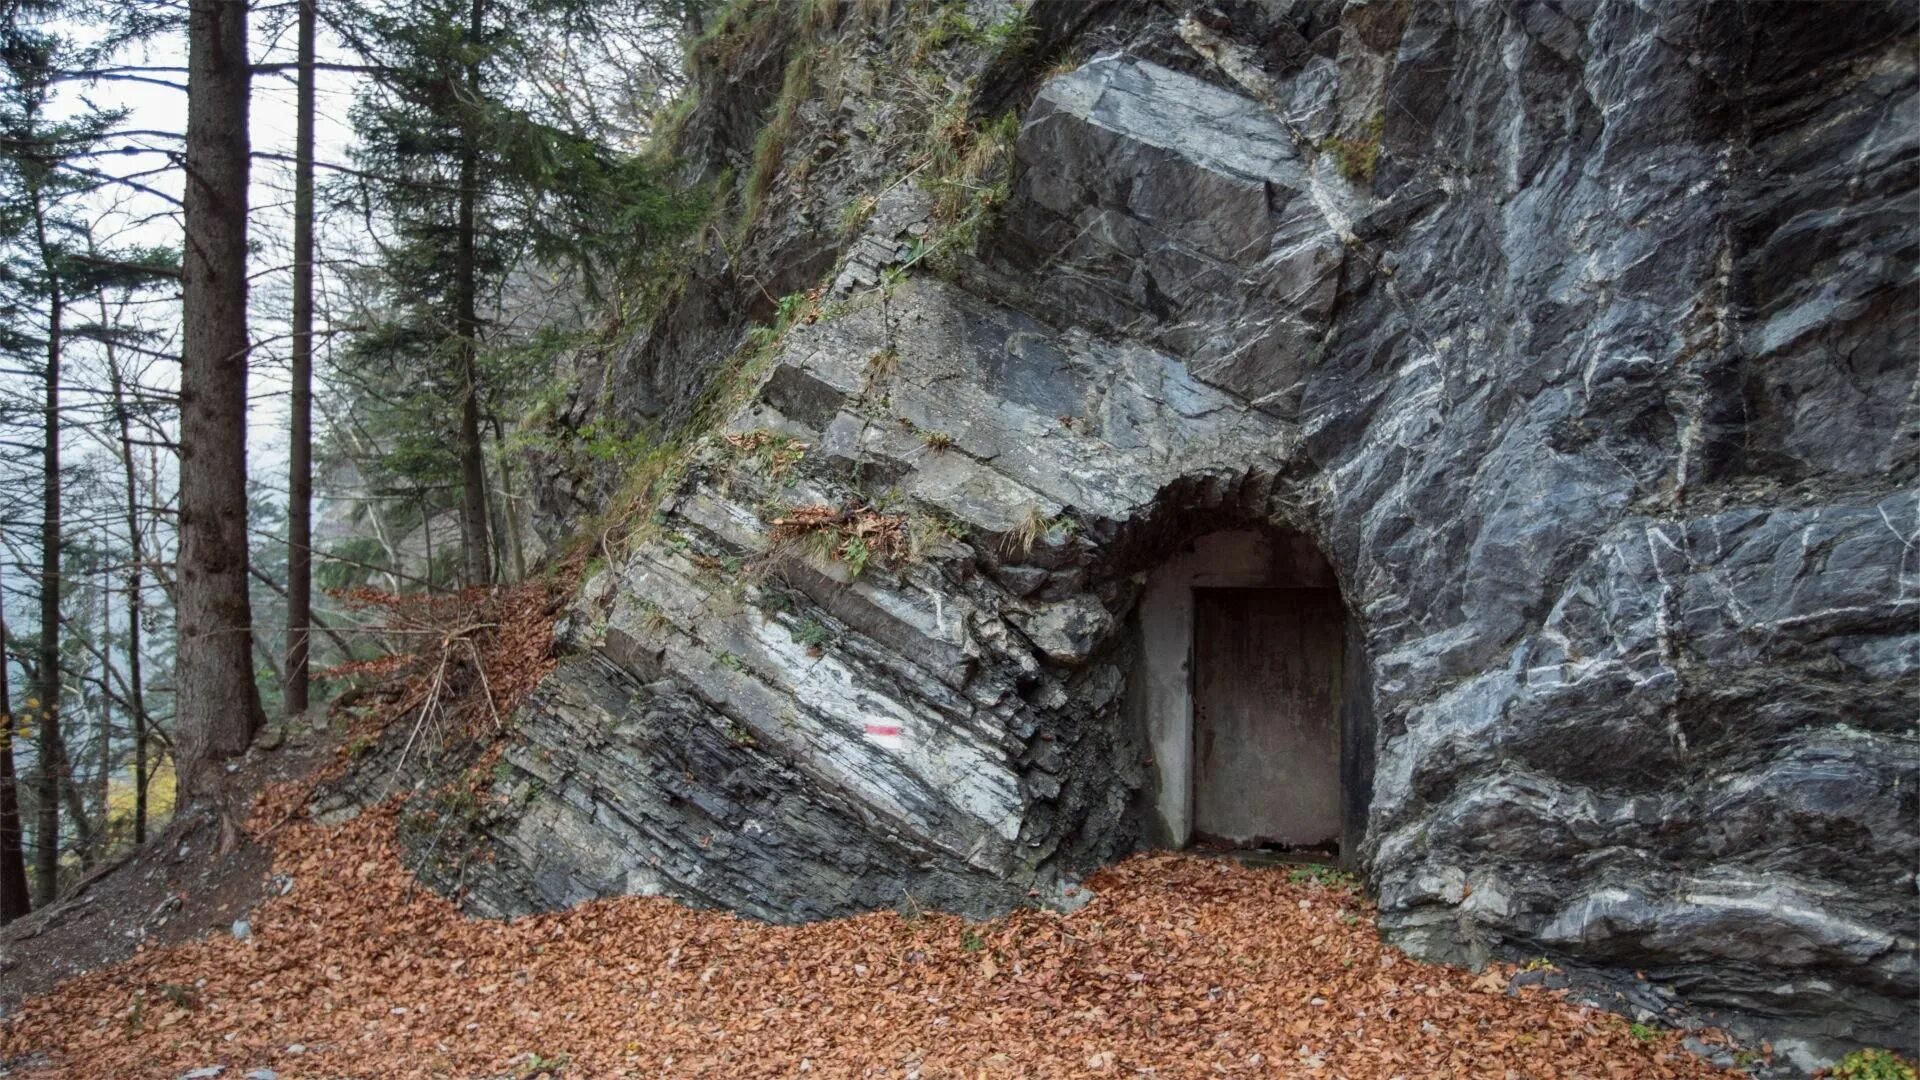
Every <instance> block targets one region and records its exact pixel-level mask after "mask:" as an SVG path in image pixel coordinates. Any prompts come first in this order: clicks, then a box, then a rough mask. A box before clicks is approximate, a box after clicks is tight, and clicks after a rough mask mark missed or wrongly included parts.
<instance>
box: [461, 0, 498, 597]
mask: <svg viewBox="0 0 1920 1080" xmlns="http://www.w3.org/2000/svg"><path fill="white" fill-rule="evenodd" d="M485 29H486V0H473V12H472V19H471V21H470V22H469V24H468V36H467V40H468V42H469V45H470V46H471V47H473V48H475V49H477V48H478V44H479V41H480V36H481V34H482V33H484V32H485ZM466 82H467V86H466V95H465V96H466V98H467V101H468V102H469V103H474V102H478V101H480V100H481V98H480V65H479V62H478V61H477V60H474V61H470V62H469V63H468V64H467V71H466ZM469 107H471V105H470V106H469ZM476 122H477V121H476V119H475V118H474V117H473V116H471V115H468V116H464V117H462V119H461V121H460V131H461V135H460V138H461V143H462V149H461V152H460V221H459V237H458V240H457V245H458V246H457V247H456V249H455V251H454V290H455V294H454V305H455V311H454V324H455V330H456V331H457V332H458V333H459V335H460V377H461V381H462V382H463V383H464V388H463V393H462V394H461V398H460V498H461V505H460V509H461V526H462V529H461V532H462V536H461V555H462V559H463V561H464V562H465V563H466V579H467V584H468V585H489V584H492V582H493V552H492V545H490V544H489V543H488V542H487V464H486V456H485V452H484V450H483V448H482V446H481V443H480V373H479V370H478V364H477V361H478V356H477V354H478V351H479V338H480V319H479V316H478V315H477V314H476V306H477V303H478V297H477V296H476V293H477V292H478V291H479V287H478V283H477V275H478V267H477V265H476V264H477V259H476V255H475V247H476V243H477V239H476V237H475V235H474V230H475V229H476V228H477V227H478V223H477V221H476V217H477V214H476V203H477V202H478V199H479V192H478V190H476V189H477V186H478V184H479V182H480V147H479V143H478V140H477V139H476V138H475V132H474V125H475V123H476Z"/></svg>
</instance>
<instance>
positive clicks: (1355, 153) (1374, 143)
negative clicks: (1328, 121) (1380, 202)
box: [1320, 113, 1386, 184]
mask: <svg viewBox="0 0 1920 1080" xmlns="http://www.w3.org/2000/svg"><path fill="white" fill-rule="evenodd" d="M1385 129H1386V117H1384V116H1381V115H1380V114H1378V113H1376V114H1374V116H1373V118H1372V119H1370V120H1368V121H1367V122H1366V124H1365V125H1364V126H1363V127H1362V128H1361V131H1360V133H1359V134H1357V135H1348V136H1343V137H1335V136H1328V137H1327V138H1326V139H1324V140H1322V141H1321V143H1320V149H1321V150H1323V151H1325V152H1326V153H1327V154H1329V155H1331V156H1332V157H1333V164H1334V167H1335V168H1337V169H1339V170H1340V175H1341V176H1344V177H1346V178H1347V182H1348V183H1352V184H1370V183H1372V182H1373V173H1374V170H1375V169H1376V168H1378V167H1379V164H1380V135H1381V133H1382V132H1383V131H1384V130H1385Z"/></svg>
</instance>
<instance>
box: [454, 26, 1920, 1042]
mask: <svg viewBox="0 0 1920 1080" xmlns="http://www.w3.org/2000/svg"><path fill="white" fill-rule="evenodd" d="M1916 28H1917V23H1916V14H1915V11H1914V9H1913V8H1912V6H1911V5H1903V4H1889V5H1885V6H1879V5H1866V4H1861V5H1853V6H1850V7H1848V8H1847V9H1846V15H1845V17H1844V18H1841V17H1836V15H1835V13H1834V12H1833V11H1832V10H1831V9H1826V8H1820V7H1812V6H1797V5H1770V6H1764V7H1762V6H1750V5H1738V4H1714V3H1645V4H1641V3H1625V2H1600V3H1571V4H1547V3H1540V4H1513V5H1509V4H1498V5H1494V4H1488V5H1439V4H1421V3H1406V2H1399V3H1395V2H1387V3H1379V2H1375V3H1357V2H1356V3H1345V4H1342V3H1312V2H1298V3H1288V2H1285V0H1275V2H1269V3H1253V2H1243V3H1223V4H1218V5H1216V6H1213V7H1204V6H1196V7H1190V6H1189V5H1186V4H1184V3H1172V4H1166V5H1147V4H1116V3H1105V4H1102V3H1079V2H1063V3H1049V2H1045V0H1043V2H1040V3H1037V4H1035V5H1033V6H1032V7H1031V8H1024V9H1023V8H1021V7H1019V6H1014V5H1007V4H995V3H990V2H984V0H981V2H974V3H969V4H963V5H924V4H916V3H894V4H888V3H885V2H864V0H863V2H861V3H857V4H853V3H850V4H847V5H844V6H843V7H842V6H836V5H833V4H831V3H815V4H810V5H799V6H796V7H793V8H791V9H789V8H788V7H785V6H776V5H745V6H744V7H743V6H741V5H736V6H735V9H734V10H732V11H731V12H730V13H729V14H728V15H727V16H726V19H725V21H723V22H722V23H721V24H720V25H718V26H717V27H716V28H715V29H714V30H713V31H712V33H711V34H710V37H709V39H708V40H707V41H706V42H704V43H703V44H702V46H701V48H700V50H697V51H696V74H697V77H698V81H699V91H700V95H699V99H698V104H697V105H696V106H695V107H694V109H693V111H692V113H691V114H690V115H689V116H688V118H687V119H686V123H685V126H684V128H683V129H682V130H681V131H680V133H679V136H678V138H679V146H680V149H681V151H682V153H683V154H684V155H686V157H687V160H688V161H689V162H690V165H689V166H688V174H687V179H688V180H689V182H709V183H712V184H714V185H715V187H716V190H718V191H720V192H721V193H722V200H723V209H722V212H721V213H720V214H719V215H718V216H717V217H716V221H715V224H714V225H712V226H711V227H710V228H709V229H708V230H707V231H706V232H705V233H704V234H703V235H702V237H701V238H700V240H699V242H698V244H697V247H698V248H699V251H697V252H696V253H694V254H693V255H692V256H690V259H691V260H692V261H691V267H692V268H691V269H690V270H689V271H688V273H687V274H686V276H685V277H684V279H683V280H681V281H680V282H678V283H677V285H676V286H675V288H674V290H673V291H672V293H671V299H670V300H668V301H667V302H666V303H665V304H664V305H663V307H662V309H661V310H660V312H659V313H658V314H657V315H656V316H654V317H653V318H652V319H651V320H650V321H649V322H648V323H647V324H646V325H645V326H643V327H641V328H640V329H639V330H637V331H636V332H633V333H631V334H629V335H627V336H625V337H622V338H620V339H619V340H617V341H614V342H611V343H610V344H609V345H608V347H607V348H605V349H603V350H600V351H597V352H595V353H593V354H591V355H584V356H582V357H581V358H580V364H581V369H582V387H583V389H582V390H581V392H580V393H579V394H578V395H577V396H576V400H575V401H574V402H573V403H572V405H571V406H570V408H569V409H568V410H565V412H564V415H563V417H562V422H563V423H573V424H584V423H586V422H587V421H588V420H589V419H591V418H596V417H612V418H615V419H617V420H619V421H621V422H623V423H627V424H630V425H635V426H641V425H645V426H648V427H649V428H650V429H651V430H654V431H656V432H660V433H668V432H676V433H678V435H677V437H676V438H677V441H669V440H667V438H666V436H665V435H664V434H663V435H662V445H663V446H664V447H666V448H667V449H666V450H663V451H662V452H661V453H660V454H659V455H658V460H657V461H655V462H654V465H655V466H657V467H658V468H659V469H660V470H661V472H660V474H659V475H657V476H653V475H652V474H649V475H650V476H652V479H653V481H654V482H653V485H652V488H651V490H652V491H655V492H659V493H661V494H660V496H659V498H658V499H657V501H654V500H651V499H648V500H642V502H641V504H640V505H639V506H638V508H637V509H633V508H631V507H629V506H627V505H626V503H623V502H622V499H626V500H628V501H629V502H630V501H631V500H632V494H633V492H634V491H635V490H639V489H638V488H636V487H635V486H634V483H633V481H632V477H630V476H629V477H624V478H623V477H622V476H620V475H617V474H616V472H614V471H607V470H602V471H601V472H599V473H595V472H593V471H592V470H585V469H566V468H563V467H562V466H563V465H564V463H561V462H554V461H548V462H546V463H545V466H546V467H547V468H548V469H549V470H550V475H549V478H548V483H547V494H546V496H545V498H546V510H547V512H548V514H549V522H548V530H549V533H550V534H551V536H552V537H553V538H554V539H556V540H558V539H560V538H561V537H562V536H563V535H564V534H566V533H569V532H573V531H577V530H581V529H586V530H588V531H589V532H591V533H592V535H593V537H594V540H593V542H594V543H595V545H596V550H597V551H599V552H600V553H601V558H600V559H599V560H598V562H597V566H596V569H595V570H594V572H593V573H592V574H591V575H590V576H589V578H588V579H587V581H586V582H585V584H584V586H583V588H582V593H581V596H580V598H579V603H578V606H577V608H576V609H575V610H574V611H572V612H571V613H570V614H569V615H568V616H567V617H566V618H565V620H563V633H562V634H561V641H560V646H561V648H562V649H563V650H564V654H565V658H564V659H563V660H562V662H561V665H560V668H559V670H558V672H557V673H556V674H555V675H554V676H553V677H551V678H550V679H549V680H548V681H547V683H546V684H545V685H544V686H543V688H542V689H541V690H540V691H539V692H537V694H536V696H535V698H534V700H533V701H532V702H531V703H530V704H529V705H528V706H526V707H525V708H524V709H523V710H522V712H521V714H520V715H519V717H518V718H517V720H516V727H515V732H514V736H513V739H512V742H511V744H510V746H509V748H508V749H507V751H506V753H505V756H504V758H503V759H502V760H503V762H504V763H505V764H503V765H502V766H501V767H500V768H499V769H497V770H496V773H495V784H494V790H495V792H496V794H498V795H499V796H501V797H503V798H504V799H506V800H509V801H510V803H511V806H512V809H511V811H510V812H505V813H500V812H496V813H491V814H488V815H481V816H477V817H475V818H474V819H473V820H471V821H469V822H468V823H467V824H466V826H465V827H466V828H467V829H468V831H469V834H470V835H469V840H470V841H471V843H472V844H473V845H474V846H476V847H477V848H479V849H481V850H483V851H484V852H485V857H484V858H482V859H477V860H473V861H471V862H467V861H463V863H462V867H461V870H460V872H459V874H458V875H456V874H455V873H454V872H453V871H452V870H450V869H449V868H448V867H447V866H445V865H443V861H436V860H434V859H433V858H430V857H428V856H426V855H423V856H422V863H421V867H422V873H423V874H424V875H426V876H427V877H428V878H430V879H432V880H435V881H438V882H439V883H441V884H443V885H448V886H451V885H453V884H454V883H455V882H456V881H457V882H458V884H459V885H460V887H462V888H463V889H464V890H465V897H466V901H467V903H468V904H469V906H470V907H471V908H472V909H473V910H475V911H478V912H483V913H490V914H514V913H519V912H525V911H530V910H536V909H542V908H551V907H556V906H562V905H567V904H572V903H575V902H577V901H580V900H583V899H586V898H588V897H593V896H599V895H606V894H612V893H634V892H639V893H664V894H669V895H673V896H677V897H681V898H684V899H686V900H688V901H690V902H694V903H699V904H710V905H720V906H725V907H728V908H732V909H734V910H738V911H741V912H744V913H747V914H750V915H753V916H756V917H760V918H764V919H772V920H782V921H786V920H803V919H812V918H818V917H823V916H830V915H838V914H844V913H848V912H853V911H858V910H862V909H867V908H873V907H880V906H891V905H901V904H910V905H912V904H917V905H924V906H927V907H938V908H944V909H949V910H959V911H963V912H968V913H975V914H986V913H990V912H994V911H1000V910H1005V909H1006V908H1008V907H1009V906H1012V905H1017V904H1021V903H1027V902H1042V903H1063V904H1064V903H1071V902H1072V899H1073V896H1074V895H1076V891H1075V889H1074V888H1073V883H1074V882H1075V881H1077V880H1078V878H1079V877H1080V876H1081V875H1082V874H1084V873H1085V872H1086V871H1088V870H1089V869H1091V868H1093V867H1095V866H1098V865H1099V864H1101V863H1102V862H1103V861H1105V860H1109V859H1112V858H1113V857H1115V856H1116V855H1118V854H1120V853H1123V852H1125V851H1127V850H1130V849H1131V848H1133V847H1135V846H1137V845H1140V844H1143V843H1164V842H1168V838H1169V837H1170V836H1171V837H1173V838H1174V839H1179V838H1180V837H1181V830H1182V828H1183V825H1182V823H1181V822H1180V821H1179V820H1178V817H1179V812H1180V811H1179V808H1178V806H1177V805H1175V804H1176V803H1177V800H1170V799H1169V798H1168V797H1166V793H1167V792H1168V791H1177V790H1178V787H1177V785H1179V784H1184V783H1186V781H1185V780H1184V779H1182V778H1180V777H1176V776H1174V775H1172V773H1171V772H1170V771H1169V770H1171V769H1173V768H1174V767H1175V766H1174V764H1173V763H1172V762H1171V761H1170V758H1169V754H1168V753H1167V752H1164V751H1161V750H1156V746H1157V744H1156V742H1155V734H1154V732H1155V728H1154V724H1155V720H1154V718H1153V717H1152V716H1149V715H1146V714H1147V713H1148V712H1149V711H1150V710H1151V708H1153V706H1152V705H1151V704H1150V702H1149V696H1150V695H1149V693H1148V690H1147V688H1146V687H1145V686H1144V685H1143V683H1144V678H1143V676H1142V674H1141V673H1142V672H1143V671H1145V670H1146V669H1147V668H1148V666H1149V664H1148V660H1147V657H1146V656H1144V655H1143V654H1144V652H1145V651H1147V650H1149V649H1150V648H1152V647H1153V646H1152V644H1151V634H1150V633H1149V632H1146V631H1143V623H1144V621H1145V620H1146V619H1147V618H1149V617H1150V616H1149V615H1147V614H1143V609H1142V603H1141V598H1142V596H1143V594H1144V593H1145V592H1147V591H1148V589H1149V588H1150V583H1151V582H1152V580H1153V576H1154V574H1155V573H1156V572H1157V571H1159V570H1160V568H1162V567H1163V566H1165V565H1167V564H1168V563H1169V561H1170V560H1174V559H1176V558H1178V557H1180V556H1181V554H1182V553H1183V552H1187V551H1190V550H1192V549H1193V547H1194V545H1195V544H1196V543H1201V544H1204V543H1205V542H1206V541H1205V539H1204V538H1206V537H1209V536H1212V535H1215V534H1219V533H1221V532H1223V531H1237V532H1242V533H1251V534H1257V535H1258V536H1261V537H1265V538H1267V539H1266V540H1264V541H1262V542H1286V543H1296V544H1302V545H1305V546H1306V547H1308V548H1311V549H1312V550H1313V551H1314V552H1317V555H1318V556H1319V557H1324V560H1325V563H1326V564H1327V565H1329V566H1330V567H1331V572H1332V574H1333V576H1334V577H1335V578H1336V579H1337V583H1338V587H1339V589H1340V592H1341V596H1342V598H1343V600H1344V604H1345V607H1346V611H1347V616H1348V620H1349V623H1348V625H1349V628H1350V633H1349V642H1348V645H1347V649H1346V654H1347V668H1346V671H1345V674H1344V676H1343V678H1344V679H1345V685H1346V687H1347V700H1346V702H1345V703H1344V704H1343V707H1342V709H1343V712H1342V719H1341V725H1342V728H1343V734H1342V739H1343V760H1342V765H1341V771H1342V780H1343V785H1344V787H1343V790H1344V795H1343V798H1344V800H1345V808H1344V812H1345V815H1346V818H1347V826H1346V828H1345V830H1344V832H1343V843H1342V848H1341V854H1342V857H1343V859H1345V860H1346V861H1347V862H1349V863H1350V864H1351V865H1352V866H1354V867H1355V868H1356V869H1357V870H1358V871H1360V872H1361V873H1362V874H1363V875H1364V877H1365V879H1366V881H1367V882H1368V884H1369V887H1370V889H1371V891H1372V892H1374V893H1375V894H1376V895H1377V897H1378V899H1379V903H1380V908H1381V912H1382V925H1383V928H1384V929H1385V930H1386V931H1387V932H1388V933H1389V935H1390V936H1391V937H1392V938H1393V939H1394V940H1395V941H1396V942H1397V943H1399V944H1400V945H1402V946H1403V947H1405V948H1407V949H1408V950H1410V951H1412V952H1415V953H1417V954H1419V955H1421V956H1424V957H1429V958H1441V959H1447V960H1455V961H1460V962H1469V963H1471V962H1475V961H1479V960H1482V959H1484V958H1486V957H1488V956H1492V955H1508V956H1513V955H1541V954H1547V955H1551V956H1555V957H1559V958H1564V959H1566V960H1570V961H1574V962H1579V963H1584V964H1588V965H1594V966H1598V967H1606V968H1619V969H1638V970H1641V971H1644V972H1645V974H1646V976H1647V977H1648V978H1649V979H1651V980H1654V981H1655V982H1657V983H1661V984H1664V985H1667V986H1670V987H1672V988H1674V989H1675V990H1677V991H1679V992H1680V993H1682V994H1683V995H1685V996H1686V997H1688V998H1689V999H1690V1000H1692V1001H1693V1002H1695V1003H1697V1004H1699V1005H1701V1006H1703V1007H1707V1008H1713V1009H1721V1010H1727V1011H1728V1012H1730V1013H1731V1014H1733V1015H1735V1016H1738V1017H1743V1018H1745V1019H1746V1021H1748V1022H1751V1023H1753V1024H1755V1025H1757V1027H1758V1028H1759V1029H1760V1030H1763V1031H1766V1032H1769V1033H1772V1034H1775V1035H1776V1036H1782V1035H1784V1036H1785V1037H1788V1038H1791V1039H1798V1040H1802V1041H1804V1043H1805V1045H1806V1046H1808V1047H1811V1048H1814V1050H1815V1051H1819V1050H1821V1049H1824V1048H1831V1047H1834V1046H1838V1045H1842V1044H1845V1043H1850V1042H1871V1043H1879V1044H1885V1045H1894V1046H1906V1047H1908V1048H1909V1049H1911V1048H1912V1047H1913V1045H1914V1040H1915V1032H1914V1029H1913V1024H1912V1020H1913V1003H1914V999H1915V996H1916V994H1920V946H1917V945H1916V937H1917V936H1920V935H1917V931H1916V912H1917V911H1920V907H1917V904H1920V900H1917V897H1916V882H1915V869H1916V863H1917V861H1920V736H1917V734H1916V718H1917V717H1920V494H1916V483H1915V481H1916V475H1920V362H1917V361H1916V357H1917V356H1920V353H1917V352H1916V350H1917V349H1920V321H1917V319H1916V314H1915V311H1916V305H1915V301H1916V299H1917V296H1916V290H1915V278H1916V259H1917V258H1920V241H1917V240H1916V235H1917V233H1916V228H1915V222H1916V210H1917V209H1920V204H1916V190H1920V184H1917V181H1920V152H1917V151H1920V104H1917V102H1920V99H1917V98H1916V64H1915V55H1916V54H1915V40H1916V38H1915V32H1916ZM623 483H624V484H625V485H626V486H624V487H623V486H622V485H623ZM594 514H600V515H602V516H601V517H599V518H597V519H594V520H593V521H592V522H591V523H590V524H587V525H583V524H582V523H583V522H586V521H587V520H588V518H589V516H590V515H594ZM623 514H624V517H623ZM616 525H617V526H618V527H616ZM1169 806H1173V809H1172V810H1169V809H1168V807H1169Z"/></svg>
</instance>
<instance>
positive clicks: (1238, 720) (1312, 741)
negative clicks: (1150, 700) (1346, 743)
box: [1192, 588, 1346, 854]
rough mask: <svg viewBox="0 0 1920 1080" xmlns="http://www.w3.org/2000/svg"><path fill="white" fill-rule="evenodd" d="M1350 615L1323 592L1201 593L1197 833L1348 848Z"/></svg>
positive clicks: (1196, 602)
mask: <svg viewBox="0 0 1920 1080" xmlns="http://www.w3.org/2000/svg"><path fill="white" fill-rule="evenodd" d="M1345 623H1346V614H1345V612H1344V611H1343V610H1342V609H1341V605H1340V594H1339V592H1337V591H1336V590H1333V589H1318V588H1198V589H1195V590H1194V591H1193V652H1192V657H1193V660H1192V664H1193V672H1192V679H1193V781H1192V783H1193V839H1194V840H1196V841H1199V842H1202V843H1207V844H1212V845H1218V846H1224V847H1275V846H1277V847H1285V848H1291V849H1302V848H1310V849H1319V850H1321V851H1324V852H1326V853H1328V854H1333V853H1335V852H1337V851H1338V850H1339V840H1340V825H1341V819H1340V809H1341V808H1340V686H1341V653H1342V651H1343V649H1344V645H1345V636H1346V635H1345Z"/></svg>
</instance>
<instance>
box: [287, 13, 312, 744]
mask: <svg viewBox="0 0 1920 1080" xmlns="http://www.w3.org/2000/svg"><path fill="white" fill-rule="evenodd" d="M314 2H315V0H300V45H299V48H300V87H299V92H298V97H299V104H298V107H297V108H298V113H299V115H298V118H297V120H296V122H295V132H294V155H293V156H294V166H293V395H292V396H293V401H292V417H291V424H290V426H291V428H292V433H291V434H292V442H293V445H292V446H291V447H290V448H289V451H288V454H287V459H288V467H287V468H288V476H287V492H288V498H287V691H286V698H285V703H286V710H285V711H286V715H287V717H288V719H293V718H296V717H301V716H304V715H305V714H306V711H307V657H308V654H309V651H310V650H311V648H312V624H313V547H312V545H313V33H314Z"/></svg>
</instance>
